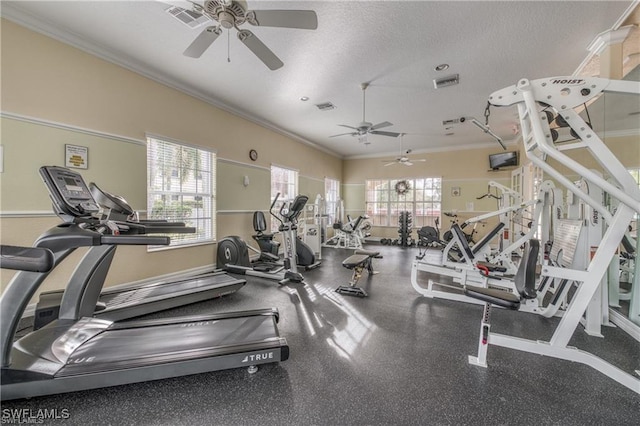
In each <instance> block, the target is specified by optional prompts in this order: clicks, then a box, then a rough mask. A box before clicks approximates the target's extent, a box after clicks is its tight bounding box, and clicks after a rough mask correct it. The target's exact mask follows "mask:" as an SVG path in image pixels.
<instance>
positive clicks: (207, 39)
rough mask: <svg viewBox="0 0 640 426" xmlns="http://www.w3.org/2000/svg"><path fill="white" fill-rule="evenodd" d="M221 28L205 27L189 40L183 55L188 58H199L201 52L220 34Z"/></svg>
mask: <svg viewBox="0 0 640 426" xmlns="http://www.w3.org/2000/svg"><path fill="white" fill-rule="evenodd" d="M221 33H222V30H221V29H220V28H218V27H207V28H205V29H204V31H202V32H201V33H200V35H198V37H196V39H195V40H193V41H192V42H191V44H190V45H189V47H187V50H185V51H184V53H183V55H184V56H188V57H190V58H199V57H200V56H202V54H203V53H204V52H205V50H207V49H208V48H209V46H211V44H213V42H214V41H216V39H217V38H218V36H220V34H221Z"/></svg>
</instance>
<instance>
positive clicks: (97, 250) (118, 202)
mask: <svg viewBox="0 0 640 426" xmlns="http://www.w3.org/2000/svg"><path fill="white" fill-rule="evenodd" d="M89 191H90V192H91V195H92V196H93V199H94V200H95V201H96V203H97V204H98V205H99V206H100V207H102V215H101V216H100V219H101V220H102V221H108V223H110V224H111V227H112V228H113V229H117V232H118V233H119V234H120V235H123V234H126V235H138V234H158V233H161V234H175V233H181V234H182V233H193V232H195V228H192V227H187V226H185V224H184V223H182V222H167V221H162V220H145V221H141V220H139V219H137V212H136V211H135V210H134V209H133V208H132V207H131V206H130V205H129V203H127V201H126V200H125V199H124V198H122V197H120V196H118V195H114V194H110V193H108V192H106V191H104V190H102V189H100V188H99V187H98V185H96V184H95V183H90V184H89ZM59 214H60V215H61V217H62V218H63V220H64V219H65V216H66V215H65V213H59ZM114 225H115V226H114ZM112 232H113V230H112ZM116 248H117V245H111V246H106V245H101V246H97V247H93V248H91V249H90V250H89V252H88V253H87V254H86V255H85V256H84V258H83V259H82V261H81V263H80V264H79V265H78V268H77V269H76V271H75V272H74V274H73V275H72V277H71V279H70V282H69V285H68V286H67V290H66V291H67V297H71V298H75V297H76V295H70V293H71V292H73V291H74V289H83V288H86V287H91V288H97V287H98V286H99V287H100V288H102V286H103V284H104V280H105V278H106V275H107V272H108V270H109V267H110V265H111V261H112V260H113V256H114V255H115V250H116ZM86 280H91V281H94V282H92V283H86V282H85V281H86ZM98 282H99V283H98ZM246 283H247V281H246V280H245V279H239V278H236V277H233V276H231V275H228V274H227V273H226V272H224V271H216V272H211V273H207V274H200V275H197V276H194V277H188V278H185V279H181V280H162V281H157V282H153V283H147V284H142V285H133V286H126V287H123V288H119V289H106V290H103V291H102V293H101V294H100V296H99V298H98V301H97V303H96V306H95V312H94V313H93V316H95V317H97V318H103V319H107V320H111V321H120V320H123V319H128V318H133V317H137V316H140V315H146V314H149V313H152V312H157V311H161V310H165V309H171V308H175V307H178V306H183V305H188V304H191V303H196V302H201V301H204V300H209V299H215V298H218V297H222V296H225V295H228V294H231V293H234V292H236V291H238V290H240V289H241V288H242V287H243V286H244V285H245V284H246ZM79 291H82V290H79ZM62 298H63V290H53V291H47V292H43V293H41V294H40V296H39V300H38V303H37V305H36V310H35V314H34V320H33V327H34V329H35V330H37V329H40V328H42V327H44V326H45V325H47V324H48V323H50V322H51V321H53V320H54V319H56V318H58V315H59V312H60V305H61V303H63V301H62Z"/></svg>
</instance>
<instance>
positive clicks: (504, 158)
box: [489, 151, 518, 170]
mask: <svg viewBox="0 0 640 426" xmlns="http://www.w3.org/2000/svg"><path fill="white" fill-rule="evenodd" d="M517 165H518V151H510V152H500V153H498V154H490V155H489V168H490V169H491V170H498V169H500V168H501V167H509V166H517Z"/></svg>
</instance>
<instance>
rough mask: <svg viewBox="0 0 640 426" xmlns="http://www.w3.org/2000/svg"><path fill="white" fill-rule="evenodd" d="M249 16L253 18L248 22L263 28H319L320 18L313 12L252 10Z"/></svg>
mask: <svg viewBox="0 0 640 426" xmlns="http://www.w3.org/2000/svg"><path fill="white" fill-rule="evenodd" d="M249 14H253V16H252V17H251V16H249V17H247V22H249V23H250V24H252V25H257V26H261V27H281V28H300V29H303V30H315V29H317V28H318V17H317V16H316V13H315V12H314V11H313V10H252V11H251V12H249ZM252 18H253V19H252Z"/></svg>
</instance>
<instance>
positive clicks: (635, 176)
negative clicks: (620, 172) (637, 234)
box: [627, 168, 640, 229]
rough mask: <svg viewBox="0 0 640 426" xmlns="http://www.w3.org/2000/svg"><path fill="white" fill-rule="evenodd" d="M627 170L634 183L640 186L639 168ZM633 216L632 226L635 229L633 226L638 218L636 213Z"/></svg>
mask: <svg viewBox="0 0 640 426" xmlns="http://www.w3.org/2000/svg"><path fill="white" fill-rule="evenodd" d="M627 170H629V173H630V174H631V176H632V177H633V179H634V180H635V181H636V183H637V184H638V186H639V187H640V168H634V169H627ZM633 218H634V219H635V220H634V222H635V223H633V224H632V227H633V228H634V229H635V226H636V223H637V220H638V213H636V214H634V215H633Z"/></svg>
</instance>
